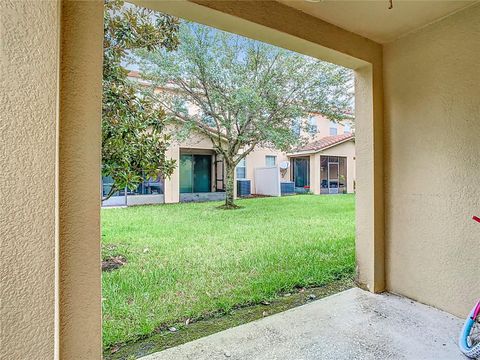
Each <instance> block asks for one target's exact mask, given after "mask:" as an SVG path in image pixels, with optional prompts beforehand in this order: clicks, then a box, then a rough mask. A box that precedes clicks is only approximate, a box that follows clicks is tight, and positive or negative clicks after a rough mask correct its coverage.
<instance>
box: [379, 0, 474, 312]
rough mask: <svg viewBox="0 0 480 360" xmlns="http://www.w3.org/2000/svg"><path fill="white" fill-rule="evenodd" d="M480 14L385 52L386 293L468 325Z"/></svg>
mask: <svg viewBox="0 0 480 360" xmlns="http://www.w3.org/2000/svg"><path fill="white" fill-rule="evenodd" d="M479 54H480V5H476V6H474V7H470V8H468V9H466V10H464V11H462V12H460V13H457V14H455V15H453V16H451V17H448V18H446V19H444V20H442V21H440V22H437V23H435V24H432V25H430V26H428V27H426V28H424V29H421V30H420V31H417V32H415V33H412V34H410V35H408V36H406V37H404V38H401V39H399V40H397V41H396V42H394V43H391V44H388V45H386V46H385V48H384V64H385V65H384V66H385V67H384V76H385V125H386V159H385V164H386V166H385V169H386V174H385V175H386V177H385V186H386V203H385V204H386V218H385V221H386V232H385V235H386V265H387V267H386V275H387V288H388V290H390V291H392V292H396V293H399V294H402V295H405V296H408V297H411V298H413V299H416V300H418V301H420V302H424V303H427V304H431V305H434V306H436V307H439V308H441V309H444V310H446V311H448V312H451V313H453V314H456V315H458V316H462V317H463V316H465V314H466V313H467V312H468V310H469V309H470V308H471V306H472V304H473V303H474V302H475V300H476V299H477V298H478V296H479V289H480V267H479V261H478V255H479V250H480V225H479V224H478V223H474V222H473V221H472V220H470V218H471V216H472V215H473V214H477V215H478V214H479V213H480V186H479V182H480V166H479V163H480V65H479Z"/></svg>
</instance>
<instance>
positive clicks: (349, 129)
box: [343, 122, 352, 134]
mask: <svg viewBox="0 0 480 360" xmlns="http://www.w3.org/2000/svg"><path fill="white" fill-rule="evenodd" d="M343 132H344V133H345V134H350V133H351V132H352V127H351V125H350V123H349V122H346V123H345V124H343Z"/></svg>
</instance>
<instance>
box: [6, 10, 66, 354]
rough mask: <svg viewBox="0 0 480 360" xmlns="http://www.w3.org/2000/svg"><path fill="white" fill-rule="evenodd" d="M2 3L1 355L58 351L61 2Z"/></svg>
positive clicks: (52, 352)
mask: <svg viewBox="0 0 480 360" xmlns="http://www.w3.org/2000/svg"><path fill="white" fill-rule="evenodd" d="M32 5H33V2H32V3H30V4H27V3H24V2H20V1H1V2H0V69H1V74H2V76H1V77H0V84H1V92H0V94H2V95H1V97H2V102H1V104H2V111H1V112H0V119H1V122H0V130H1V131H0V144H1V145H0V148H1V151H0V157H1V164H2V170H1V173H0V174H1V175H0V178H1V184H2V186H0V193H1V195H0V218H1V227H0V242H1V244H0V246H1V251H0V255H1V258H0V279H1V282H0V304H1V305H0V336H1V339H0V358H1V359H53V357H54V353H55V321H56V320H55V308H56V306H55V248H56V221H55V216H56V214H55V202H56V201H55V196H56V195H55V194H56V191H55V188H56V180H55V179H56V171H57V169H56V133H57V129H58V125H57V121H56V119H57V86H58V82H57V81H58V79H57V74H58V71H59V68H58V55H59V54H58V36H59V25H60V23H59V21H60V20H59V17H58V11H59V4H58V3H57V2H56V1H50V2H49V1H44V2H38V3H36V4H35V6H32Z"/></svg>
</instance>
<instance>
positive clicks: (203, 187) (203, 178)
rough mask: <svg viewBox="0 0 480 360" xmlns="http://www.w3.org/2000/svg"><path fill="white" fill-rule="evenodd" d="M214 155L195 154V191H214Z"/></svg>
mask: <svg viewBox="0 0 480 360" xmlns="http://www.w3.org/2000/svg"><path fill="white" fill-rule="evenodd" d="M211 184H212V156H211V155H193V192H210V191H212V185H211Z"/></svg>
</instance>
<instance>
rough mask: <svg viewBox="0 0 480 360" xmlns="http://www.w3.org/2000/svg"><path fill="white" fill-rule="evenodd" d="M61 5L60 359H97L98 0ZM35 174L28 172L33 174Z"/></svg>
mask: <svg viewBox="0 0 480 360" xmlns="http://www.w3.org/2000/svg"><path fill="white" fill-rule="evenodd" d="M61 5H62V8H61V43H60V49H61V52H60V74H59V75H60V76H59V79H60V84H59V85H60V86H59V91H60V93H59V111H60V117H59V121H60V131H59V168H58V169H59V175H58V176H59V178H58V181H59V188H58V189H59V190H58V200H59V207H58V215H59V245H60V247H59V250H60V251H59V265H60V266H59V304H58V305H59V334H58V335H59V337H58V339H59V357H60V359H62V360H63V359H65V360H67V359H75V360H84V359H85V360H96V359H101V357H102V316H101V313H102V300H101V294H102V289H101V266H100V260H101V257H100V205H101V204H100V202H101V199H100V165H101V116H102V59H103V1H66V0H63V1H61ZM31 6H38V4H32V5H31ZM32 36H33V37H35V36H34V34H32ZM34 50H35V51H38V49H34ZM35 176H36V174H35V173H34V174H32V177H33V178H34V177H35ZM38 275H39V276H42V275H43V274H38ZM24 340H25V339H18V341H21V342H23V341H24ZM34 358H36V359H39V358H40V357H37V356H35V357H34ZM41 358H42V359H43V357H41ZM45 359H47V358H45Z"/></svg>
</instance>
